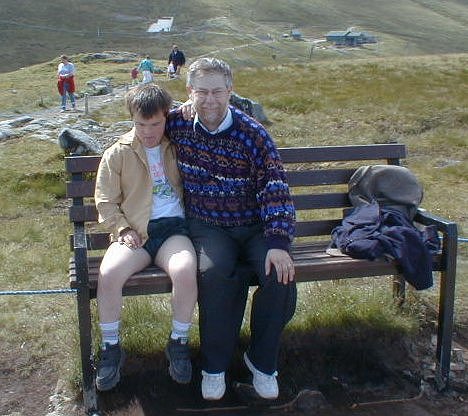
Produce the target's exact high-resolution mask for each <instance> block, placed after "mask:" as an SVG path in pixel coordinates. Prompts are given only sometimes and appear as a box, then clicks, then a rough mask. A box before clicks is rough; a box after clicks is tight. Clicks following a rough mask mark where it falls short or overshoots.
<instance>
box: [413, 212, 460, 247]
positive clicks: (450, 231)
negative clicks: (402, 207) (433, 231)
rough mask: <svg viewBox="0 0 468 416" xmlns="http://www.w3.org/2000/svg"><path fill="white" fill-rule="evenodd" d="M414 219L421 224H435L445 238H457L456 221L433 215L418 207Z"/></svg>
mask: <svg viewBox="0 0 468 416" xmlns="http://www.w3.org/2000/svg"><path fill="white" fill-rule="evenodd" d="M414 221H415V222H417V223H419V224H422V225H435V226H436V228H437V231H440V232H441V233H443V234H444V236H445V235H446V236H447V238H455V239H456V238H458V232H457V224H456V223H454V222H453V221H449V220H446V219H444V218H441V217H438V216H436V215H433V214H431V213H429V212H428V211H426V210H425V209H423V208H418V211H417V212H416V215H415V217H414Z"/></svg>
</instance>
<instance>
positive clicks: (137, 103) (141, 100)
mask: <svg viewBox="0 0 468 416" xmlns="http://www.w3.org/2000/svg"><path fill="white" fill-rule="evenodd" d="M125 104H126V106H127V109H128V111H129V113H130V115H131V116H132V117H133V116H134V115H135V114H140V115H141V116H142V117H143V118H151V117H152V116H154V115H155V114H157V113H159V112H160V111H162V112H163V114H164V115H167V113H168V112H169V110H170V109H171V106H172V97H171V96H170V94H169V93H168V92H167V91H166V90H164V89H162V88H161V87H160V86H159V85H155V84H146V85H141V86H139V87H137V88H133V89H131V90H130V91H129V92H127V94H125Z"/></svg>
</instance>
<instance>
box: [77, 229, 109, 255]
mask: <svg viewBox="0 0 468 416" xmlns="http://www.w3.org/2000/svg"><path fill="white" fill-rule="evenodd" d="M69 240H70V250H71V251H73V234H70V235H69ZM109 244H110V238H109V233H87V234H86V247H87V249H88V250H105V249H106V248H107V247H109Z"/></svg>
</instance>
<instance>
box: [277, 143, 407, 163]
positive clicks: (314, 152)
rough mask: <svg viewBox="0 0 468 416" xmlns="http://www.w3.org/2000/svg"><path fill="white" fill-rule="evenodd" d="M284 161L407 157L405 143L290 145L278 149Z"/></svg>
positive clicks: (307, 161)
mask: <svg viewBox="0 0 468 416" xmlns="http://www.w3.org/2000/svg"><path fill="white" fill-rule="evenodd" d="M278 150H279V152H280V155H281V158H282V160H283V162H284V163H310V162H330V161H334V162H337V161H349V160H379V159H380V160H389V159H398V158H404V157H406V147H405V145H404V144H398V143H389V144H374V145H356V146H318V147H289V148H280V149H278Z"/></svg>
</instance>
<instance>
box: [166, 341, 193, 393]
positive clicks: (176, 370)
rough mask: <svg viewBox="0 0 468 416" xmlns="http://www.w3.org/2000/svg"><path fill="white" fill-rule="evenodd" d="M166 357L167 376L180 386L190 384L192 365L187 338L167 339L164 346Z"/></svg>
mask: <svg viewBox="0 0 468 416" xmlns="http://www.w3.org/2000/svg"><path fill="white" fill-rule="evenodd" d="M166 357H167V359H168V361H169V374H170V376H171V377H172V379H173V380H174V381H176V382H177V383H180V384H187V383H190V380H191V379H192V363H191V362H190V348H189V344H188V339H187V338H178V339H172V338H169V341H168V342H167V346H166Z"/></svg>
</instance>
